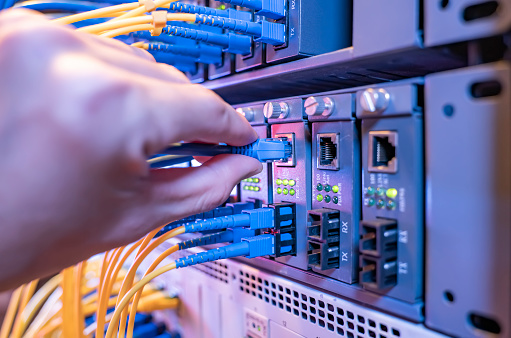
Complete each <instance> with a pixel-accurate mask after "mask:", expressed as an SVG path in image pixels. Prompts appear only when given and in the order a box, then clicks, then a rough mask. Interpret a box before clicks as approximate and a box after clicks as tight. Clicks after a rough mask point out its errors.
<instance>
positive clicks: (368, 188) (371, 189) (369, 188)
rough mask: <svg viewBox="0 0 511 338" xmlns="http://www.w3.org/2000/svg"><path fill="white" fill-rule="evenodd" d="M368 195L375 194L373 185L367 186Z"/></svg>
mask: <svg viewBox="0 0 511 338" xmlns="http://www.w3.org/2000/svg"><path fill="white" fill-rule="evenodd" d="M366 195H369V196H371V195H374V188H373V187H367V188H366Z"/></svg>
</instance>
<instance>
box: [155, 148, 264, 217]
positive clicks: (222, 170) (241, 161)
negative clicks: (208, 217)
mask: <svg viewBox="0 0 511 338" xmlns="http://www.w3.org/2000/svg"><path fill="white" fill-rule="evenodd" d="M261 170H262V165H261V163H260V162H259V161H257V160H255V159H252V158H248V157H242V156H237V155H218V156H215V157H213V158H212V159H211V160H209V161H207V162H206V163H204V164H203V165H202V166H201V167H196V168H183V169H178V168H175V169H168V170H156V171H153V172H152V173H151V194H150V196H151V198H150V201H151V204H152V205H154V208H155V210H154V214H155V215H158V217H157V220H158V221H160V222H159V223H158V222H157V224H161V223H162V222H168V221H171V220H175V219H180V218H183V217H185V216H187V215H191V214H196V213H199V212H203V211H208V210H211V209H213V208H215V207H217V206H219V205H220V204H222V203H223V202H224V201H226V200H227V198H228V197H229V195H230V193H231V191H232V189H233V188H234V186H236V185H237V184H238V183H239V182H240V181H241V180H243V179H245V178H248V177H251V176H253V175H255V174H257V173H259V172H260V171H261Z"/></svg>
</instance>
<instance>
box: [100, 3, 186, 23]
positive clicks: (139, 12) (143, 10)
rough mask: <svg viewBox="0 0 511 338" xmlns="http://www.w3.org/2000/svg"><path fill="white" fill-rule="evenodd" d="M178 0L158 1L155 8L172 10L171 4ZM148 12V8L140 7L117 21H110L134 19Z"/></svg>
mask: <svg viewBox="0 0 511 338" xmlns="http://www.w3.org/2000/svg"><path fill="white" fill-rule="evenodd" d="M175 1H177V0H156V1H155V2H154V5H155V6H154V8H167V9H168V8H170V3H171V2H175ZM146 12H147V8H146V6H140V7H138V8H135V9H132V10H130V11H129V12H127V13H124V14H123V15H121V16H119V17H117V18H115V19H112V20H110V21H117V20H123V19H127V18H133V17H136V16H140V15H144V13H146Z"/></svg>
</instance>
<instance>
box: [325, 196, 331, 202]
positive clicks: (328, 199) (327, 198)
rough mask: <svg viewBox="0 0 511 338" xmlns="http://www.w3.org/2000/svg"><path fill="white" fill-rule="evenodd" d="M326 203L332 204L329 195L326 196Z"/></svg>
mask: <svg viewBox="0 0 511 338" xmlns="http://www.w3.org/2000/svg"><path fill="white" fill-rule="evenodd" d="M325 202H327V203H330V196H329V195H326V196H325Z"/></svg>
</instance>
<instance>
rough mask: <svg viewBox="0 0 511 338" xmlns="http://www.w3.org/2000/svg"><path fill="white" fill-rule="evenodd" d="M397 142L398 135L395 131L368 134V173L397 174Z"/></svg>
mask: <svg viewBox="0 0 511 338" xmlns="http://www.w3.org/2000/svg"><path fill="white" fill-rule="evenodd" d="M397 142H398V134H397V132H395V131H370V132H369V141H368V146H369V152H368V156H369V158H368V160H369V161H368V166H369V168H368V170H369V171H370V172H380V173H389V174H395V173H396V172H397V164H398V157H397V156H398V155H397Z"/></svg>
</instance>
